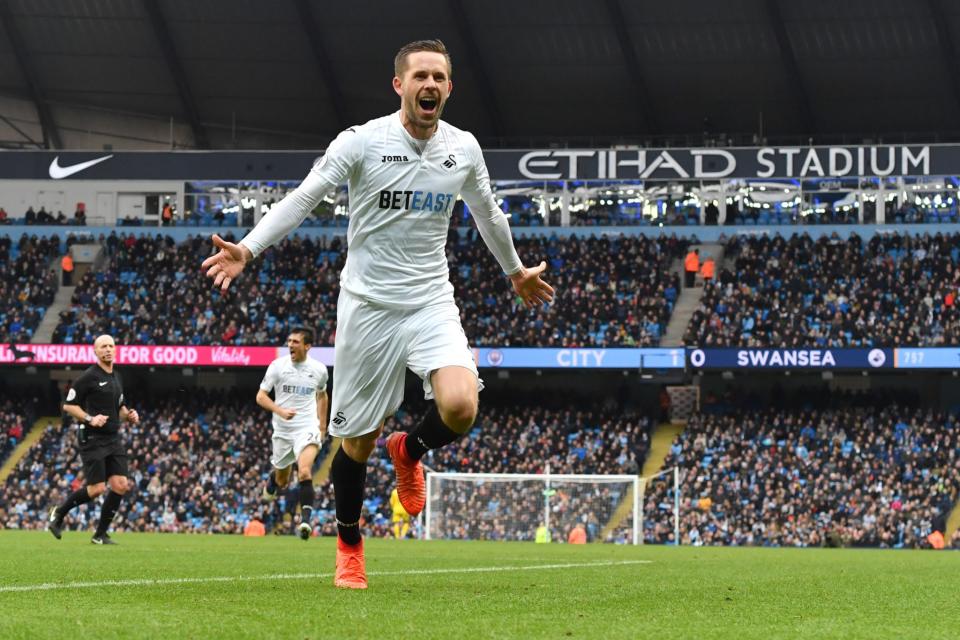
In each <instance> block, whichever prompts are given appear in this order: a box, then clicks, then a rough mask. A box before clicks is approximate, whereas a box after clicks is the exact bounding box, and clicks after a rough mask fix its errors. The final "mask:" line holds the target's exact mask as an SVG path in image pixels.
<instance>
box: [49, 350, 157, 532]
mask: <svg viewBox="0 0 960 640" xmlns="http://www.w3.org/2000/svg"><path fill="white" fill-rule="evenodd" d="M116 349H117V347H116V345H115V344H114V342H113V338H111V337H110V336H107V335H103V336H100V337H99V338H97V339H96V340H95V341H94V343H93V351H94V353H95V354H96V356H97V364H95V365H93V366H92V367H90V368H89V369H87V370H86V371H84V372H83V373H82V374H80V377H79V378H77V380H76V382H75V383H74V385H73V387H72V388H71V389H70V391H69V393H67V399H66V400H65V401H64V403H63V410H64V411H66V412H67V413H68V414H70V416H72V417H73V418H75V419H76V420H77V421H78V422H80V430H79V437H78V440H79V442H80V460H82V461H83V475H84V477H85V478H86V481H87V486H86V487H83V488H81V489H78V490H77V491H74V492H73V493H72V494H71V495H70V497H69V498H67V499H66V501H65V502H64V503H63V504H62V505H60V506H59V507H54V508H53V509H51V510H50V515H49V517H48V529H49V530H50V533H52V534H53V535H54V537H55V538H56V539H57V540H59V539H60V536H61V534H62V533H63V518H64V516H66V515H67V514H68V513H69V512H70V510H71V509H73V508H74V507H79V506H80V505H82V504H84V503H87V502H90V501H91V500H95V499H96V498H97V497H98V496H100V494H102V493H103V492H104V491H106V488H107V486H106V485H107V484H109V485H110V493H108V494H107V497H106V498H105V499H104V501H103V508H102V509H101V510H100V524H99V525H98V526H97V531H96V533H95V534H94V535H93V539H92V540H91V542H93V544H116V542H114V541H113V540H112V539H111V538H110V536H109V535H107V529H108V528H109V527H110V523H111V522H112V521H113V516H114V515H116V513H117V509H118V508H119V507H120V501H121V500H122V499H123V494H125V493H126V492H127V486H128V485H127V450H126V447H125V446H124V444H123V441H122V440H121V438H120V421H121V420H126V421H127V422H130V423H132V424H138V423H139V422H140V416H139V415H137V412H136V411H134V410H133V409H128V408H127V407H126V405H125V404H124V402H123V382H122V381H121V380H120V374H119V373H117V372H116V371H114V370H113V359H114V354H115V353H116Z"/></svg>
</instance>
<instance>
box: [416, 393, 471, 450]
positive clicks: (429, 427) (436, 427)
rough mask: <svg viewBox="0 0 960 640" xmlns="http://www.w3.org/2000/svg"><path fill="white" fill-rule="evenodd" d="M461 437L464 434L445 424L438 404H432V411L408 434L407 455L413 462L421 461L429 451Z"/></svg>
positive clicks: (429, 410) (428, 411)
mask: <svg viewBox="0 0 960 640" xmlns="http://www.w3.org/2000/svg"><path fill="white" fill-rule="evenodd" d="M461 435H463V434H460V433H457V432H456V431H453V430H451V429H450V427H448V426H447V425H445V424H443V419H442V418H441V417H440V412H439V411H438V410H437V403H435V402H431V403H430V409H428V410H427V414H426V415H425V416H423V420H421V421H420V424H418V425H417V426H416V427H414V429H413V431H411V432H410V433H408V434H407V441H406V443H405V444H406V446H407V455H409V456H410V457H411V458H412V459H413V460H419V459H420V458H422V457H423V456H424V455H426V453H427V451H430V450H431V449H439V448H440V447H444V446H446V445H448V444H450V443H451V442H453V441H454V440H457V439H459V438H460V436H461Z"/></svg>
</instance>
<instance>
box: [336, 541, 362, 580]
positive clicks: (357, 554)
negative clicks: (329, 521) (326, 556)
mask: <svg viewBox="0 0 960 640" xmlns="http://www.w3.org/2000/svg"><path fill="white" fill-rule="evenodd" d="M333 586H335V587H340V588H341V589H366V588H367V567H366V563H365V562H364V560H363V540H362V539H361V540H360V544H356V545H349V544H347V543H345V542H344V541H343V540H341V539H340V536H337V571H336V573H335V574H334V576H333Z"/></svg>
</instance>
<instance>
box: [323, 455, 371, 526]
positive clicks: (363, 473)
mask: <svg viewBox="0 0 960 640" xmlns="http://www.w3.org/2000/svg"><path fill="white" fill-rule="evenodd" d="M330 480H331V481H332V482H333V499H334V502H335V503H336V510H337V532H338V533H339V534H340V539H341V540H343V541H344V542H345V543H346V544H349V545H356V544H360V540H361V536H360V510H361V509H362V508H363V483H364V482H366V480H367V465H366V463H364V462H357V461H356V460H354V459H353V458H351V457H350V456H348V455H347V453H346V452H345V451H344V450H343V447H340V449H339V450H338V451H337V455H335V456H334V457H333V464H332V465H331V468H330Z"/></svg>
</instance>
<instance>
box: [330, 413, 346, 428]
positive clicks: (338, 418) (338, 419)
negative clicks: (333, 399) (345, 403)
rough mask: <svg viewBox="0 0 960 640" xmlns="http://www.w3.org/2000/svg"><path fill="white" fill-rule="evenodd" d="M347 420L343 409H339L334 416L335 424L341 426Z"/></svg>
mask: <svg viewBox="0 0 960 640" xmlns="http://www.w3.org/2000/svg"><path fill="white" fill-rule="evenodd" d="M346 421H347V419H346V417H345V416H344V415H343V411H337V415H336V416H335V417H334V418H333V424H335V425H337V426H338V427H339V426H340V425H342V424H343V423H344V422H346Z"/></svg>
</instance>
